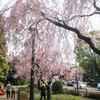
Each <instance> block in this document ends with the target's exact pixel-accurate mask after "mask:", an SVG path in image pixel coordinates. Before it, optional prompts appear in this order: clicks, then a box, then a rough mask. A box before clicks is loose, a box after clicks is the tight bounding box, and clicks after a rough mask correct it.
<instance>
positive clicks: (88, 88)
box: [63, 86, 100, 92]
mask: <svg viewBox="0 0 100 100" xmlns="http://www.w3.org/2000/svg"><path fill="white" fill-rule="evenodd" d="M63 88H64V89H68V90H75V89H74V87H72V86H63ZM79 90H80V91H86V90H85V89H79ZM87 91H88V92H100V91H98V89H97V88H93V87H87Z"/></svg>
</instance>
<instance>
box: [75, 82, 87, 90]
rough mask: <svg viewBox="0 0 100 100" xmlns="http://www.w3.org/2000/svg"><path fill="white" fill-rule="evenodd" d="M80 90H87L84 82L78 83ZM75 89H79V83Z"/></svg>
mask: <svg viewBox="0 0 100 100" xmlns="http://www.w3.org/2000/svg"><path fill="white" fill-rule="evenodd" d="M78 88H79V89H87V86H86V84H84V83H82V82H79V83H78ZM74 89H77V83H75V84H74Z"/></svg>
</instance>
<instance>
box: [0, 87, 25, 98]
mask: <svg viewBox="0 0 100 100" xmlns="http://www.w3.org/2000/svg"><path fill="white" fill-rule="evenodd" d="M14 87H15V88H16V91H15V99H11V98H9V99H7V97H6V90H5V89H4V91H5V94H4V95H0V100H17V96H18V89H19V88H21V87H27V85H20V86H14Z"/></svg>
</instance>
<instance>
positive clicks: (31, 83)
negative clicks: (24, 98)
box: [29, 27, 37, 100]
mask: <svg viewBox="0 0 100 100" xmlns="http://www.w3.org/2000/svg"><path fill="white" fill-rule="evenodd" d="M29 30H30V32H32V58H31V75H30V100H34V67H35V65H34V62H35V57H34V53H35V36H36V34H37V28H32V27H30V28H29Z"/></svg>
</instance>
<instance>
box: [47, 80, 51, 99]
mask: <svg viewBox="0 0 100 100" xmlns="http://www.w3.org/2000/svg"><path fill="white" fill-rule="evenodd" d="M50 84H51V82H48V85H47V100H51V87H50Z"/></svg>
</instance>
